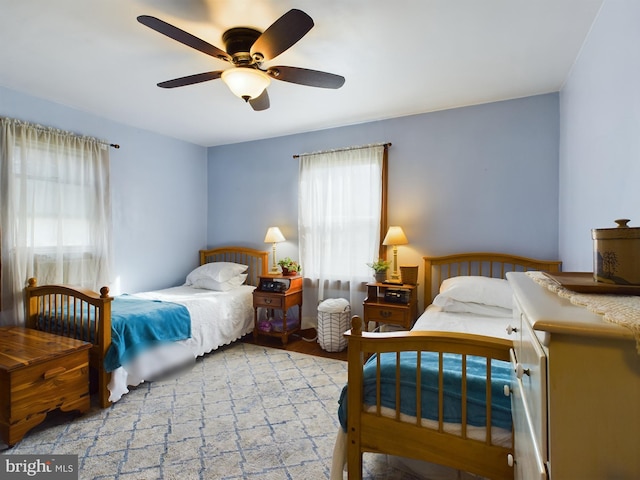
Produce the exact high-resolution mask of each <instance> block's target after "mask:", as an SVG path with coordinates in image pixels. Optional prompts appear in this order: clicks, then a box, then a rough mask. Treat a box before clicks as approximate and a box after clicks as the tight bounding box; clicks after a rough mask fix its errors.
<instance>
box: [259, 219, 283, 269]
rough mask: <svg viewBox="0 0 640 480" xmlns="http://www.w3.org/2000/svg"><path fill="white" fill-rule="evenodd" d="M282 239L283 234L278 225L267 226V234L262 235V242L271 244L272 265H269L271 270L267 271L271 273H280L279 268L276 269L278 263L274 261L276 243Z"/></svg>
mask: <svg viewBox="0 0 640 480" xmlns="http://www.w3.org/2000/svg"><path fill="white" fill-rule="evenodd" d="M284 241H285V238H284V235H282V232H281V231H280V229H279V228H278V227H269V229H268V230H267V234H266V235H265V236H264V243H272V244H273V265H272V266H271V270H270V271H269V273H270V274H272V275H276V274H278V273H280V270H278V264H277V262H276V243H279V242H284Z"/></svg>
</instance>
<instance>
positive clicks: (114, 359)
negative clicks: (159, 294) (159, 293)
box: [104, 295, 191, 372]
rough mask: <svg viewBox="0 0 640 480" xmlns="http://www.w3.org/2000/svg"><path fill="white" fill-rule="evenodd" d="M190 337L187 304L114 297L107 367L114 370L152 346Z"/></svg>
mask: <svg viewBox="0 0 640 480" xmlns="http://www.w3.org/2000/svg"><path fill="white" fill-rule="evenodd" d="M189 337H191V317H190V315H189V311H188V310H187V307H185V306H183V305H179V304H177V303H171V302H161V301H159V300H145V299H140V298H134V297H129V296H127V295H123V296H119V297H115V298H114V299H113V302H112V303H111V346H110V347H109V349H108V350H107V354H106V356H105V358H104V368H105V370H106V371H107V372H111V371H113V370H115V369H116V368H118V367H120V366H122V365H123V364H125V363H126V362H127V361H129V360H130V359H132V358H133V357H134V356H135V355H136V354H138V353H140V352H141V351H143V350H145V349H147V348H149V347H152V346H154V345H158V344H160V343H164V342H175V341H178V340H184V339H186V338H189Z"/></svg>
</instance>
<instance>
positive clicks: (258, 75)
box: [222, 67, 271, 102]
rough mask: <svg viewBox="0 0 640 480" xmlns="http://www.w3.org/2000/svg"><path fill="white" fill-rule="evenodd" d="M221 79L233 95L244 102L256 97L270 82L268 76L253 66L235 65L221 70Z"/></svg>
mask: <svg viewBox="0 0 640 480" xmlns="http://www.w3.org/2000/svg"><path fill="white" fill-rule="evenodd" d="M222 80H223V81H224V83H226V84H227V87H229V90H231V92H233V94H234V95H236V96H238V97H240V98H242V99H244V101H245V102H248V101H249V100H253V99H254V98H258V97H259V96H260V95H262V92H264V89H265V88H267V87H268V86H269V84H270V83H271V78H269V76H268V75H267V74H266V73H264V72H262V71H260V70H257V69H255V68H246V67H236V68H230V69H229V70H225V71H224V72H222Z"/></svg>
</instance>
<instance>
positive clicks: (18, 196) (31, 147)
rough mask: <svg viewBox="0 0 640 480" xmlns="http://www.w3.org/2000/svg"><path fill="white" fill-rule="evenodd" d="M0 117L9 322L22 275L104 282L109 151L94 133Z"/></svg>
mask: <svg viewBox="0 0 640 480" xmlns="http://www.w3.org/2000/svg"><path fill="white" fill-rule="evenodd" d="M0 121H1V122H2V123H1V126H2V130H1V131H0V145H1V146H2V153H1V154H0V160H1V162H2V163H1V169H0V187H1V188H0V189H1V191H2V193H1V195H2V207H1V208H0V216H1V218H2V226H3V228H2V260H3V261H2V269H3V271H2V296H3V307H5V308H7V307H8V308H9V309H13V318H14V323H15V318H20V317H21V316H22V315H21V312H22V304H21V302H22V300H21V297H22V289H23V288H24V285H25V284H26V281H27V279H28V278H30V277H35V278H36V279H37V281H38V283H39V284H45V283H67V284H73V285H79V286H83V287H86V288H90V289H94V290H97V289H98V288H100V287H101V286H102V285H105V284H107V283H108V282H109V265H110V257H111V255H110V244H111V207H110V192H109V181H108V178H109V156H108V147H107V146H106V145H104V144H103V143H102V142H100V141H98V140H96V139H89V138H85V137H79V136H77V135H73V134H70V133H68V132H61V131H59V130H53V129H48V128H44V127H40V126H36V125H30V124H26V123H24V122H19V121H16V120H11V119H0ZM12 307H13V308H12ZM3 323H7V322H6V321H5V318H3ZM18 323H21V322H20V321H19V322H18Z"/></svg>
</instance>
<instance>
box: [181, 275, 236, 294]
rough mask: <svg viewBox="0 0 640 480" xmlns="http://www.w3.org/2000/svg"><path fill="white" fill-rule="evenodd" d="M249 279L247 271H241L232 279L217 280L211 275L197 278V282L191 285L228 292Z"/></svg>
mask: <svg viewBox="0 0 640 480" xmlns="http://www.w3.org/2000/svg"><path fill="white" fill-rule="evenodd" d="M246 279H247V274H246V273H241V274H240V275H236V276H235V277H233V278H232V279H230V280H227V281H226V282H217V281H216V280H214V279H212V278H211V277H203V278H198V279H196V281H195V282H193V284H192V285H191V286H192V287H193V288H204V289H206V290H216V291H218V292H227V291H229V290H232V289H234V288H238V287H239V286H240V285H242V284H243V283H244V281H245V280H246Z"/></svg>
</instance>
